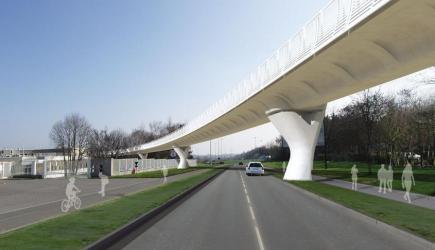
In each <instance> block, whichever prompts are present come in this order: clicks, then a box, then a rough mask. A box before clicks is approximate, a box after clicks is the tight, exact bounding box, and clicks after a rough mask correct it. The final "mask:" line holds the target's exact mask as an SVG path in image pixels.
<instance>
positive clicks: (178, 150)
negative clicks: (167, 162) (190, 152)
mask: <svg viewBox="0 0 435 250" xmlns="http://www.w3.org/2000/svg"><path fill="white" fill-rule="evenodd" d="M173 148H174V150H175V152H176V153H177V155H178V157H179V158H180V163H178V167H177V168H178V169H184V168H187V167H189V164H188V163H187V152H186V148H184V149H182V148H180V147H173Z"/></svg>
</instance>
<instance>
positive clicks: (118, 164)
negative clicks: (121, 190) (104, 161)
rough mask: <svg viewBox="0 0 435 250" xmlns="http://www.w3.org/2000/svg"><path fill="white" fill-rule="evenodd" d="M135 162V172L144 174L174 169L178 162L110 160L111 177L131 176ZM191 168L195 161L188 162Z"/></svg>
mask: <svg viewBox="0 0 435 250" xmlns="http://www.w3.org/2000/svg"><path fill="white" fill-rule="evenodd" d="M136 162H137V166H138V168H137V172H146V171H152V170H160V169H162V168H163V167H166V168H176V167H177V166H178V162H177V160H175V159H142V160H138V159H112V160H111V175H112V176H116V175H125V174H131V172H132V170H133V168H134V166H135V163H136ZM188 164H189V166H191V167H195V166H196V165H197V162H196V160H188Z"/></svg>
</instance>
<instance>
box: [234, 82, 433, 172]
mask: <svg viewBox="0 0 435 250" xmlns="http://www.w3.org/2000/svg"><path fill="white" fill-rule="evenodd" d="M323 126H324V129H323V131H324V141H325V143H324V145H323V146H318V147H317V148H316V155H315V157H316V159H317V160H324V161H325V166H326V167H327V162H328V161H329V160H335V161H361V162H367V163H368V166H369V171H370V172H371V170H372V169H371V167H372V164H375V163H377V164H378V163H385V164H391V165H392V166H403V165H404V164H405V163H406V162H407V161H412V162H413V164H414V165H417V166H423V167H424V166H434V165H435V162H434V161H435V98H434V96H430V97H427V98H419V97H416V95H415V94H414V93H413V91H412V90H409V89H404V90H401V91H399V92H398V93H397V94H396V95H386V94H384V93H382V92H381V91H380V90H378V91H370V90H366V91H364V92H362V93H361V94H360V95H358V96H357V97H356V98H354V99H353V100H352V102H351V103H350V104H348V105H347V106H345V107H344V108H342V109H340V110H338V111H335V112H332V113H331V114H329V115H326V116H325V118H324V120H323ZM290 154H291V152H290V151H289V149H288V147H287V146H286V143H285V141H284V140H283V139H282V137H278V138H276V140H275V141H274V142H272V143H269V144H268V145H265V146H261V147H258V148H255V149H252V150H250V151H247V152H244V153H243V154H241V155H238V156H237V157H240V158H244V159H259V158H261V157H263V158H264V156H270V158H271V160H279V161H282V160H288V159H289V155H290Z"/></svg>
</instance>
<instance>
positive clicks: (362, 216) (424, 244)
mask: <svg viewBox="0 0 435 250" xmlns="http://www.w3.org/2000/svg"><path fill="white" fill-rule="evenodd" d="M283 182H284V184H287V185H288V186H289V187H290V188H293V189H295V190H297V191H299V192H301V193H304V194H306V195H307V196H310V197H311V198H314V199H317V200H320V201H322V202H325V203H327V204H329V205H331V206H335V207H337V208H338V209H342V210H343V211H345V212H347V213H348V214H349V215H350V216H353V217H355V218H357V219H359V220H361V221H365V222H368V223H370V224H372V225H373V226H374V227H380V228H382V229H384V230H387V231H388V232H390V233H391V234H400V235H402V236H403V237H405V238H407V239H409V240H412V241H415V242H417V243H418V244H419V245H421V247H422V248H424V249H435V243H432V242H430V241H428V240H426V239H423V238H421V237H419V236H417V235H414V234H411V233H409V232H407V231H404V230H401V229H399V228H396V227H394V226H391V225H389V224H387V223H385V222H382V221H380V220H377V219H375V218H372V217H370V216H368V215H365V214H363V213H360V212H358V211H356V210H353V209H351V208H348V207H346V206H343V205H341V204H339V203H336V202H334V201H331V200H329V199H327V198H324V197H322V196H320V195H318V194H315V193H312V192H310V191H308V190H305V189H303V188H300V187H298V186H295V185H293V184H291V183H289V182H287V181H283Z"/></svg>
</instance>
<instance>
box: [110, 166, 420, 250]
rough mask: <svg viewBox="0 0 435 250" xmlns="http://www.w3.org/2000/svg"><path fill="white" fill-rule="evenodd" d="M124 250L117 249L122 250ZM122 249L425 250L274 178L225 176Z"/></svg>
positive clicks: (235, 173) (236, 173) (231, 173)
mask: <svg viewBox="0 0 435 250" xmlns="http://www.w3.org/2000/svg"><path fill="white" fill-rule="evenodd" d="M118 247H120V246H115V248H118ZM122 247H123V248H124V249H225V250H230V249H334V250H335V249H364V250H366V249H422V248H421V245H419V244H418V242H414V241H413V240H411V239H409V238H406V237H404V236H403V235H402V234H395V233H393V232H392V231H390V230H385V229H382V227H377V226H376V225H375V224H374V223H373V222H369V221H368V220H367V219H365V218H361V217H360V216H355V214H354V213H351V212H349V211H346V210H343V209H339V208H338V207H337V206H336V205H333V204H331V203H328V202H325V201H322V200H320V199H316V198H314V197H312V196H309V195H307V194H305V193H303V192H301V191H299V190H297V189H294V188H291V187H290V186H289V184H287V183H285V182H282V181H280V180H278V179H276V178H275V177H272V176H262V177H248V176H245V175H244V173H243V172H242V171H239V170H227V171H226V172H225V173H223V174H222V175H220V176H219V177H218V178H217V179H215V180H214V181H213V182H211V183H210V184H209V185H208V186H206V187H205V188H203V189H201V190H200V191H199V192H198V193H196V194H195V195H194V196H192V197H191V198H189V199H188V200H186V201H185V202H184V203H182V204H181V205H180V206H179V207H177V208H176V209H175V210H173V211H172V212H170V213H169V214H167V215H166V216H165V217H163V218H162V219H161V220H159V221H157V222H156V223H155V224H154V225H152V226H151V227H149V228H147V229H144V230H143V232H141V233H140V234H139V236H137V237H136V238H134V239H133V240H131V241H130V242H129V244H127V245H124V246H122Z"/></svg>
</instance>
